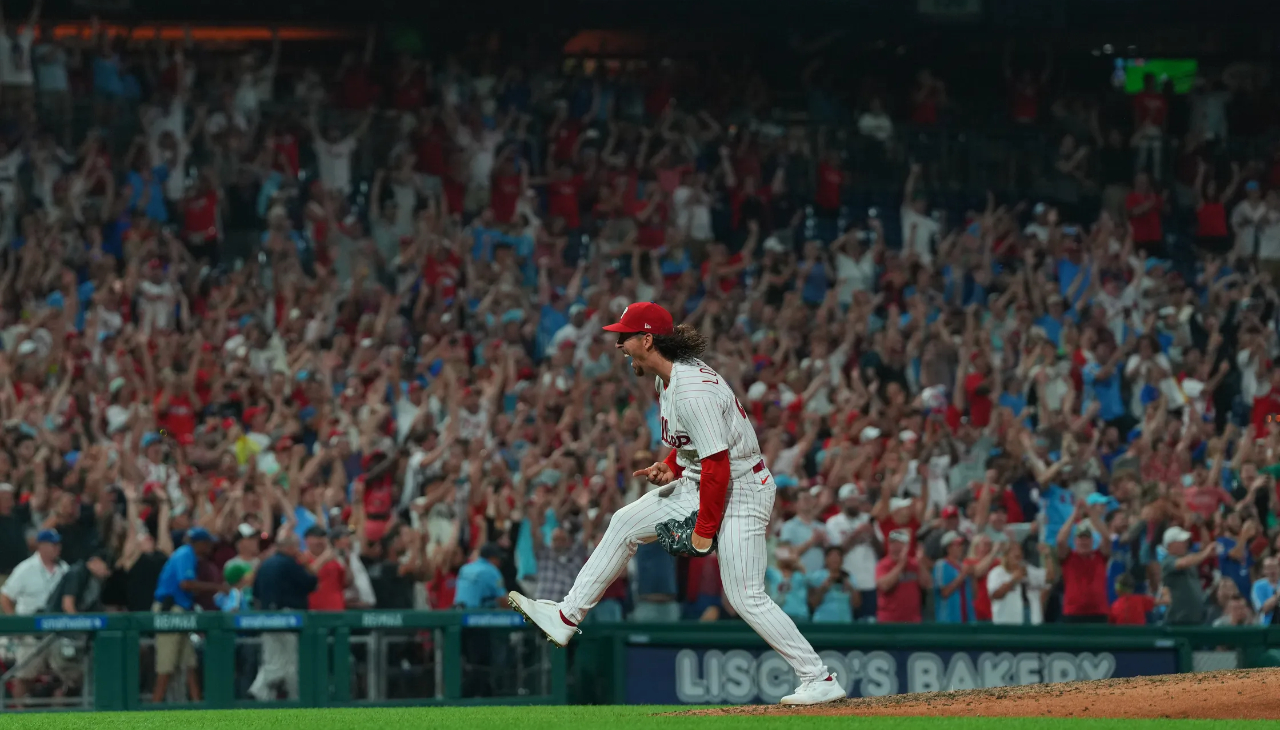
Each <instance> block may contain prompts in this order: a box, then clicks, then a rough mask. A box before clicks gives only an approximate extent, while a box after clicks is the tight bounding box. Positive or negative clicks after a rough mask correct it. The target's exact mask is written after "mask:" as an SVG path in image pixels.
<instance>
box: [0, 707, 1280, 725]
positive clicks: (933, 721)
mask: <svg viewBox="0 0 1280 730" xmlns="http://www.w3.org/2000/svg"><path fill="white" fill-rule="evenodd" d="M683 709H689V708H688V707H653V706H617V705H615V706H605V707H598V706H567V707H545V706H543V707H483V708H481V707H476V708H466V707H444V708H421V707H414V708H367V709H366V708H357V709H352V708H334V709H308V710H191V711H167V712H166V711H156V712H121V713H98V712H94V713H37V714H29V715H23V714H18V713H11V712H6V713H4V714H3V719H2V720H0V727H2V728H4V730H274V729H275V728H287V730H421V729H426V728H429V729H430V730H453V729H454V728H457V730H470V729H471V728H489V727H495V728H497V727H500V728H510V729H511V730H578V729H579V728H580V729H581V730H632V729H633V728H634V729H635V730H654V728H660V729H663V730H665V729H666V728H697V729H698V730H707V729H717V730H718V729H719V728H728V727H735V728H737V727H750V728H752V730H765V729H766V728H787V729H788V730H790V729H792V728H794V729H796V730H799V729H800V728H804V730H809V729H810V728H837V727H838V728H854V729H855V730H1040V729H1043V730H1167V729H1168V728H1169V726H1170V725H1173V726H1176V728H1177V730H1226V729H1227V728H1250V729H1252V728H1258V729H1259V730H1261V728H1263V727H1275V726H1276V725H1275V723H1274V721H1265V720H1258V721H1237V720H1069V719H1059V718H1031V719H1019V718H1009V719H993V718H976V717H975V718H936V717H905V718H904V717H885V718H853V717H812V716H808V717H806V716H799V715H797V716H779V715H764V716H731V717H670V716H655V713H661V712H669V711H673V710H683Z"/></svg>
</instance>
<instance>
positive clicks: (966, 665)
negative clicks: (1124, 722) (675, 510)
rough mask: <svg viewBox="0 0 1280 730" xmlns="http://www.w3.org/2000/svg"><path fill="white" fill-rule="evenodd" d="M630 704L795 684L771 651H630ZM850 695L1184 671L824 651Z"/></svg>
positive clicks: (1125, 659)
mask: <svg viewBox="0 0 1280 730" xmlns="http://www.w3.org/2000/svg"><path fill="white" fill-rule="evenodd" d="M626 651H627V658H626V664H627V702H628V703H630V704H654V705H677V704H717V705H720V704H729V705H731V704H754V703H770V704H772V703H775V702H777V701H778V700H780V699H782V697H784V696H786V695H788V694H791V692H792V691H794V690H795V688H796V686H797V685H798V684H799V682H797V681H796V678H795V675H794V674H793V673H792V671H791V667H790V666H788V665H787V662H786V660H784V659H783V658H782V657H781V656H779V655H778V654H777V652H774V651H772V650H764V651H759V650H751V651H748V650H744V649H732V650H728V651H721V650H718V649H696V650H695V649H681V648H677V647H655V646H628V647H627V649H626ZM819 653H820V654H821V656H822V660H823V661H824V662H826V664H827V667H828V669H830V671H832V672H835V673H836V674H837V676H838V678H839V680H840V683H841V684H842V685H844V688H845V690H846V691H848V693H849V696H850V697H882V696H885V695H893V694H904V693H908V692H940V691H952V690H963V689H982V688H987V687H1010V686H1017V685H1025V684H1042V683H1049V682H1071V681H1075V680H1089V679H1109V678H1112V677H1136V676H1143V675H1152V674H1171V673H1174V672H1177V671H1178V655H1177V651H1176V650H1175V649H1173V648H1168V649H1154V648H1153V649H1151V650H1123V651H1107V652H1071V651H1046V652H1037V651H1023V652H1008V651H981V650H969V651H951V650H947V651H927V650H922V651H869V652H861V651H849V652H838V651H820V652H819Z"/></svg>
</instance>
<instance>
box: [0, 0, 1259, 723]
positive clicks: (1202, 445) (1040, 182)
mask: <svg viewBox="0 0 1280 730" xmlns="http://www.w3.org/2000/svg"><path fill="white" fill-rule="evenodd" d="M19 5H20V4H19V3H6V4H5V7H4V13H5V16H4V24H5V28H6V31H5V33H4V34H3V35H0V420H3V429H2V430H0V584H3V585H0V609H2V610H3V611H4V612H5V613H9V614H13V613H16V614H20V615H26V614H32V613H36V612H42V611H43V612H52V613H75V612H79V613H85V612H100V611H104V610H109V611H114V610H128V611H159V612H191V611H244V610H253V609H311V610H325V611H333V610H343V609H355V608H373V607H376V608H380V609H382V608H399V609H447V608H453V607H466V608H479V607H489V606H493V605H495V599H498V598H499V597H500V596H503V595H504V594H505V592H506V591H507V590H509V589H519V590H523V591H525V592H526V593H528V594H529V595H532V596H533V597H535V598H545V599H553V600H557V599H560V598H562V597H563V595H564V594H565V592H566V591H567V590H568V587H569V586H570V585H571V583H572V580H573V577H574V576H575V575H576V573H577V571H578V569H579V568H580V567H581V566H582V564H583V562H584V561H585V559H586V557H587V555H588V554H589V552H590V550H591V549H592V545H593V543H594V540H595V538H596V537H597V536H599V535H600V534H601V532H602V531H603V530H604V529H606V528H607V526H608V523H609V518H610V515H611V514H612V513H613V512H614V511H615V510H617V509H618V508H619V507H620V506H622V505H625V504H627V503H628V502H629V501H631V500H634V499H636V498H637V497H638V496H640V495H641V494H643V493H644V491H645V490H646V489H647V488H648V486H647V484H645V483H643V482H642V481H641V480H636V479H633V478H632V477H631V476H630V475H631V473H632V471H633V470H634V469H637V468H642V467H644V466H647V465H649V464H650V463H652V462H653V461H655V460H661V459H662V458H664V457H665V455H666V447H665V446H663V445H662V443H661V440H660V436H661V434H660V427H659V426H658V423H659V419H658V412H657V403H656V398H655V394H654V392H653V389H652V384H651V383H649V382H646V381H638V380H637V379H636V378H635V377H634V376H632V374H631V373H630V372H629V370H628V368H627V367H626V363H625V362H624V361H623V359H622V358H621V357H620V356H619V355H617V354H616V352H615V351H614V348H613V346H612V341H611V340H610V339H609V338H608V337H607V336H604V335H602V333H601V332H600V327H601V326H602V325H603V324H606V323H608V322H610V321H613V320H615V319H616V318H617V317H618V316H619V315H620V313H621V311H622V309H623V308H624V307H625V306H626V305H627V304H629V303H630V302H633V301H656V302H659V303H661V304H663V305H664V306H666V307H667V308H668V309H669V310H671V311H672V312H673V313H674V314H675V316H676V319H677V321H678V322H679V321H684V322H688V323H691V324H694V325H695V326H697V327H698V328H699V329H700V330H701V331H702V332H703V333H704V334H706V335H707V336H708V338H709V339H710V341H711V346H710V348H709V354H708V356H707V359H708V361H709V362H710V363H711V364H712V365H713V366H714V367H716V369H717V370H718V371H719V372H721V373H722V374H724V375H725V376H726V377H728V378H730V379H731V380H732V381H733V383H734V387H735V390H736V391H738V392H739V393H740V394H741V396H742V401H743V404H744V405H745V406H746V407H747V410H748V413H749V416H750V417H751V419H752V420H753V422H754V423H755V425H756V428H757V433H758V436H759V440H760V443H761V446H762V449H763V451H764V456H765V459H766V461H767V463H768V464H769V468H770V470H771V471H772V472H773V474H774V475H775V476H776V479H777V483H778V486H779V499H778V500H777V503H776V513H775V515H774V521H773V528H772V530H771V532H770V535H769V541H770V555H771V562H770V565H769V567H768V576H769V585H770V589H771V591H772V592H773V595H774V597H775V600H777V601H778V602H779V603H780V604H781V605H782V606H783V607H784V609H785V610H786V612H787V613H788V614H790V615H791V616H792V617H793V618H795V619H796V620H797V621H801V622H805V621H814V622H834V623H840V622H846V623H847V622H854V621H868V622H870V621H879V622H945V623H967V622H996V623H1007V624H1038V623H1042V622H1082V621H1096V622H1111V623H1117V624H1155V623H1166V624H1172V625H1215V626H1216V625H1226V626H1239V625H1253V624H1269V623H1271V622H1272V621H1273V619H1274V618H1275V617H1276V616H1277V600H1278V599H1277V596H1278V595H1280V564H1278V563H1277V560H1278V556H1280V524H1278V523H1277V504H1278V500H1280V494H1278V493H1277V482H1276V475H1277V474H1278V473H1280V423H1278V422H1277V419H1278V418H1280V371H1278V370H1276V369H1274V368H1273V367H1272V362H1273V358H1275V357H1276V356H1277V355H1280V342H1277V321H1278V320H1277V317H1280V307H1278V305H1280V299H1278V298H1277V290H1276V280H1275V277H1276V276H1280V145H1277V144H1276V140H1277V137H1276V131H1277V127H1278V124H1280V96H1277V94H1276V90H1275V87H1274V85H1273V79H1272V77H1271V67H1270V65H1269V64H1268V63H1266V62H1265V61H1260V60H1258V59H1256V58H1251V57H1248V55H1247V54H1241V57H1239V58H1237V57H1233V56H1231V55H1228V54H1225V53H1224V52H1223V51H1222V50H1221V49H1220V48H1219V47H1217V46H1214V47H1212V48H1208V49H1205V48H1201V47H1200V46H1196V45H1195V44H1194V43H1186V44H1184V46H1183V47H1178V46H1177V45H1176V43H1172V44H1166V45H1165V49H1164V51H1165V53H1166V56H1167V57H1163V58H1157V57H1150V58H1148V56H1149V55H1151V53H1152V52H1153V50H1152V49H1148V48H1146V47H1143V48H1138V47H1135V46H1125V45H1123V44H1119V45H1116V46H1114V47H1113V46H1112V45H1111V44H1105V45H1104V44H1101V43H1099V44H1097V45H1096V46H1095V47H1090V46H1089V45H1084V46H1082V45H1081V44H1080V43H1074V44H1055V43H1049V42H1043V43H1042V42H1032V41H1029V40H1025V39H1023V40H1016V39H1011V38H1012V37H1013V36H1012V35H1010V36H1009V37H1004V38H1001V39H1000V40H998V41H996V42H993V43H991V44H989V45H988V46H987V47H986V52H985V53H984V54H982V55H979V56H974V57H972V58H969V59H966V61H972V62H971V63H967V64H965V65H963V68H962V65H961V64H957V63H956V61H957V59H958V56H957V51H956V46H954V45H939V46H938V47H936V48H930V47H927V46H928V44H926V43H924V41H925V40H927V38H926V37H924V36H922V37H921V38H919V39H918V40H919V41H920V42H919V43H911V42H909V41H903V42H902V43H901V44H898V43H897V42H896V41H891V42H885V41H883V40H880V41H876V42H872V41H866V40H862V39H858V40H857V42H856V43H855V42H854V40H853V39H851V38H848V37H846V35H845V34H843V33H840V32H836V33H828V34H825V35H823V34H816V33H814V34H810V35H805V34H801V33H795V34H792V35H790V36H789V37H788V38H787V39H786V40H785V41H782V42H777V40H776V39H775V42H774V43H772V44H770V45H768V46H761V47H759V48H758V49H757V47H756V46H752V45H748V44H744V45H742V46H741V47H736V48H733V49H732V52H724V49H723V48H716V49H708V48H706V47H704V46H700V45H693V44H688V45H685V46H680V45H676V46H673V47H662V48H656V49H654V48H651V49H647V50H646V49H643V48H642V49H640V50H636V48H635V46H636V40H635V39H634V38H632V37H630V36H628V35H626V34H623V33H613V34H611V33H598V34H582V35H579V36H576V37H574V38H573V41H572V43H566V42H565V41H564V39H563V38H561V39H560V40H559V42H556V41H555V39H554V38H548V37H543V36H538V35H531V36H530V37H529V38H518V37H512V36H511V35H509V34H506V35H504V34H501V33H493V34H485V35H476V36H468V37H467V38H466V39H465V41H460V42H456V43H454V45H453V46H451V47H450V50H448V51H447V52H445V51H442V50H438V49H436V48H434V47H432V45H431V44H429V43H426V42H425V41H424V40H423V39H422V38H421V37H419V36H417V35H415V34H413V33H411V32H408V31H404V30H388V29H385V28H380V27H377V26H370V27H368V28H367V29H366V28H364V27H359V28H357V29H355V30H352V29H351V28H350V27H348V28H346V29H345V30H344V31H343V32H342V33H338V34H336V35H335V36H334V37H327V36H326V37H324V38H322V39H319V40H305V39H304V40H285V39H286V38H288V37H296V36H297V35H298V34H297V33H294V34H293V36H290V35H289V34H287V33H285V31H284V30H283V29H282V30H280V31H263V32H261V33H259V34H258V35H256V36H248V37H249V38H250V40H248V41H246V40H244V39H237V38H231V39H230V40H228V39H227V38H224V37H223V36H228V35H234V34H228V33H224V34H223V35H216V34H212V33H211V32H210V31H209V29H207V28H201V27H196V28H191V27H186V28H183V27H180V26H174V27H168V28H161V27H156V28H154V29H152V28H137V27H126V26H121V25H118V24H113V23H111V22H108V21H106V20H101V21H100V20H99V19H98V18H96V17H94V18H91V19H89V20H85V19H84V18H77V19H75V21H74V22H68V23H62V24H58V23H53V22H46V18H45V17H44V16H42V7H41V3H40V2H36V3H35V5H34V7H33V6H31V5H29V4H21V7H19ZM61 20H63V19H59V21H61ZM253 38H257V39H258V40H252V39H253ZM1210 45H1212V44H1210ZM1187 46H1191V47H1187ZM1192 56H1196V57H1200V58H1203V59H1205V60H1201V61H1199V62H1197V61H1196V60H1194V59H1192V58H1191V57H1192ZM499 602H500V601H499ZM590 620H591V621H611V622H618V621H627V620H634V621H677V620H699V621H733V620H736V617H735V616H734V615H733V612H732V609H731V608H730V607H729V605H728V604H727V603H726V602H723V601H722V587H721V585H720V577H719V571H718V568H717V563H716V557H715V556H714V555H713V556H711V557H708V558H705V559H699V560H690V561H686V560H679V561H677V560H675V559H673V558H671V557H670V556H668V555H667V554H665V553H663V552H662V551H661V550H660V549H659V548H657V547H656V546H652V545H647V546H643V547H641V549H640V551H639V553H638V554H637V556H636V559H635V560H634V561H633V562H632V564H631V566H630V568H629V570H628V572H627V574H626V575H625V576H623V577H621V578H619V580H618V581H617V583H616V584H615V585H614V586H612V587H611V588H610V589H609V591H608V593H607V594H606V598H605V600H604V601H602V602H601V604H600V605H599V606H598V607H597V608H596V610H595V611H593V613H592V614H591V618H590ZM24 649H25V650H26V651H25V654H24ZM197 649H198V647H197V646H196V645H195V644H193V643H192V642H191V641H190V640H189V639H188V638H187V637H186V636H185V635H183V636H179V635H177V634H175V635H173V636H172V637H170V638H166V639H164V640H163V641H162V640H160V639H158V640H157V642H156V646H155V673H156V675H157V678H156V682H155V685H154V687H155V699H157V700H160V699H163V698H164V696H165V694H166V692H168V691H169V680H170V678H172V677H173V675H174V674H178V675H179V678H174V679H173V683H175V684H179V685H181V684H183V683H184V682H188V680H192V677H194V673H187V674H185V675H184V674H183V672H182V670H184V669H187V668H190V667H191V666H193V660H194V657H195V653H196V651H197ZM10 650H11V651H10V652H9V654H7V655H6V656H7V657H8V659H9V661H7V662H6V664H8V665H12V664H13V661H15V660H16V661H19V662H21V661H22V660H23V659H24V658H25V659H26V660H27V661H26V662H25V663H24V667H23V668H22V669H21V671H20V672H19V673H18V674H19V675H20V676H17V677H14V679H15V680H16V681H15V682H14V684H13V685H12V686H11V688H10V692H11V693H12V694H13V695H15V696H18V697H21V696H22V695H23V693H24V692H25V691H26V687H25V683H26V682H27V681H28V680H35V679H37V678H39V677H46V676H48V675H50V674H54V675H57V676H58V678H60V679H61V680H62V682H63V683H64V684H74V682H75V681H77V678H76V677H74V676H67V675H68V674H73V672H70V671H69V670H68V669H67V667H66V666H65V662H60V661H59V660H58V656H59V655H55V653H53V652H49V653H48V656H45V657H43V658H41V657H39V656H37V657H35V658H33V657H32V656H31V655H32V653H33V652H34V651H35V650H36V649H35V648H33V646H31V645H27V644H23V645H15V646H11V647H10ZM295 670H296V667H295ZM288 672H289V668H288V667H284V668H283V669H282V668H280V667H268V666H266V665H264V666H263V667H262V671H259V672H258V673H257V674H256V675H255V674H250V675H248V680H249V681H251V682H253V685H252V686H248V687H246V688H244V689H245V691H246V692H248V693H249V694H250V695H252V696H254V697H259V698H267V697H268V696H274V694H275V693H276V692H278V691H283V692H285V693H288V692H290V691H291V690H290V686H289V680H288V677H287V675H288ZM295 674H296V671H295ZM183 676H185V677H186V679H182V678H181V677H183ZM255 680H257V681H255ZM293 681H294V682H295V683H296V677H295V678H294V680H293ZM281 682H283V686H280V683H281ZM293 691H296V686H295V687H294V690H293ZM187 692H188V694H189V696H198V694H199V685H198V683H196V682H194V681H193V680H192V681H189V682H188V687H187Z"/></svg>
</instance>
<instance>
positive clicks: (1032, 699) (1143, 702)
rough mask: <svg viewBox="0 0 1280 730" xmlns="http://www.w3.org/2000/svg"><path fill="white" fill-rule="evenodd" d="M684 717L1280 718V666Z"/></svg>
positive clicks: (748, 708) (754, 708) (755, 707)
mask: <svg viewBox="0 0 1280 730" xmlns="http://www.w3.org/2000/svg"><path fill="white" fill-rule="evenodd" d="M679 714H692V715H773V714H782V715H850V716H872V715H890V716H899V717H902V716H908V717H948V716H950V717H956V716H964V717H1089V718H1110V719H1159V718H1169V719H1201V720H1280V669H1245V670H1236V671H1230V672H1204V673H1199V674H1167V675H1161V676H1157V677H1135V678H1132V679H1104V680H1101V681H1097V682H1064V683H1061V684H1034V685H1028V686H1022V687H999V688H995V689H979V690H969V691H964V692H931V693H927V694H912V695H892V696H890V697H870V698H861V699H850V700H844V701H842V702H833V703H831V704H826V705H818V706H815V707H784V706H781V705H752V706H746V707H733V708H728V709H719V710H694V711H691V712H687V713H679Z"/></svg>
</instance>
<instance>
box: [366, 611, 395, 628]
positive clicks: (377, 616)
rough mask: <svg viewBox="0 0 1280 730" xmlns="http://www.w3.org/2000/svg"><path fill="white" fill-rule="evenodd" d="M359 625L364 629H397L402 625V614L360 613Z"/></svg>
mask: <svg viewBox="0 0 1280 730" xmlns="http://www.w3.org/2000/svg"><path fill="white" fill-rule="evenodd" d="M360 625H361V626H362V627H364V628H366V629H398V628H400V627H402V626H404V614H402V613H362V614H360Z"/></svg>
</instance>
